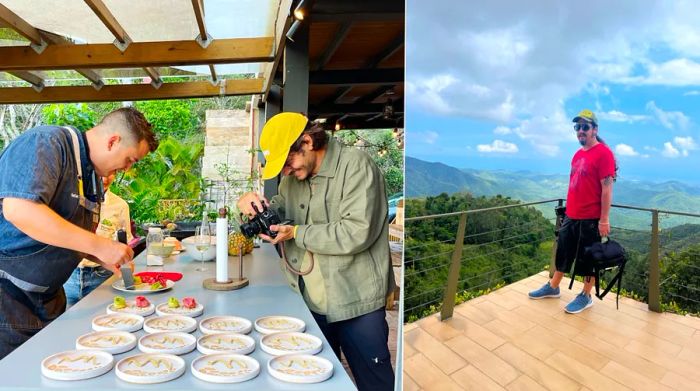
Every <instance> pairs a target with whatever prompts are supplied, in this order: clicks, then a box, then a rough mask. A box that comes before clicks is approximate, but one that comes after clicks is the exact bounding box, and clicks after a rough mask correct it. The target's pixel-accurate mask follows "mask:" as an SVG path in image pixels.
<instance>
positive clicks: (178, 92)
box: [0, 78, 264, 104]
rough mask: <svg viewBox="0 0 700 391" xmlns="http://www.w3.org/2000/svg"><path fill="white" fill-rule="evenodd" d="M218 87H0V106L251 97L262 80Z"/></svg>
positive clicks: (201, 84)
mask: <svg viewBox="0 0 700 391" xmlns="http://www.w3.org/2000/svg"><path fill="white" fill-rule="evenodd" d="M222 83H223V84H222V85H221V86H219V85H216V86H215V85H212V84H211V83H210V82H209V81H191V82H182V83H163V85H162V86H161V87H160V88H159V89H155V88H153V87H151V86H150V85H149V84H124V85H106V86H104V87H102V89H100V90H99V91H97V90H95V89H94V88H92V86H69V87H44V89H43V90H42V91H41V92H36V91H35V90H34V89H33V88H31V87H21V88H17V87H10V88H0V104H23V103H59V102H63V103H69V102H109V101H132V100H148V99H178V98H204V97H212V96H231V95H253V94H261V93H262V92H263V84H264V80H263V79H261V78H258V79H228V80H224V81H222Z"/></svg>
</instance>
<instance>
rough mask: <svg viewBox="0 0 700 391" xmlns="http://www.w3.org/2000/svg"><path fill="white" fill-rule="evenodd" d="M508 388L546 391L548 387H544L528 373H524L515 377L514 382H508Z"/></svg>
mask: <svg viewBox="0 0 700 391" xmlns="http://www.w3.org/2000/svg"><path fill="white" fill-rule="evenodd" d="M506 388H507V389H508V390H509V391H546V390H547V389H546V388H544V387H542V385H540V384H539V383H537V382H536V381H534V380H532V379H531V378H530V377H529V376H527V375H522V376H520V377H519V378H517V379H515V380H514V381H513V382H512V383H510V384H508V385H507V386H506Z"/></svg>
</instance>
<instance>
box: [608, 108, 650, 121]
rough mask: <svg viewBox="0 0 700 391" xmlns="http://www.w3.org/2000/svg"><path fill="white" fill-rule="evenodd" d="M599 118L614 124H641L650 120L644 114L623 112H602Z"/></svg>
mask: <svg viewBox="0 0 700 391" xmlns="http://www.w3.org/2000/svg"><path fill="white" fill-rule="evenodd" d="M598 118H599V119H602V120H606V121H612V122H628V123H633V122H639V121H646V120H648V119H649V116H648V115H643V114H625V113H623V112H621V111H617V110H610V111H607V112H605V111H602V112H600V113H599V114H598Z"/></svg>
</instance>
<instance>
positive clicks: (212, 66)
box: [209, 64, 218, 83]
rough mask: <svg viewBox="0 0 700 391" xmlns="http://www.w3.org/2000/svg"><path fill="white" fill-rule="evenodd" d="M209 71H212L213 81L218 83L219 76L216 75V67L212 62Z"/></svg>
mask: <svg viewBox="0 0 700 391" xmlns="http://www.w3.org/2000/svg"><path fill="white" fill-rule="evenodd" d="M209 73H211V81H213V82H215V83H216V82H217V81H218V78H217V76H216V69H215V68H214V65H212V64H209Z"/></svg>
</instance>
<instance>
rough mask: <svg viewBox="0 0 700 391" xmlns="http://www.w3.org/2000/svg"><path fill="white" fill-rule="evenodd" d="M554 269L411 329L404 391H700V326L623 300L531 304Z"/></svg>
mask: <svg viewBox="0 0 700 391" xmlns="http://www.w3.org/2000/svg"><path fill="white" fill-rule="evenodd" d="M546 281H547V274H546V272H543V273H540V274H537V275H534V276H531V277H529V278H527V279H524V280H522V281H519V282H516V283H514V284H511V285H508V286H506V287H504V288H502V289H499V290H497V291H495V292H492V293H491V294H488V295H485V296H482V297H479V298H476V299H474V300H470V301H469V302H466V303H464V304H461V305H459V306H457V307H456V308H455V314H454V317H453V318H451V319H449V320H447V321H445V322H440V320H439V318H438V316H437V315H433V316H429V317H427V318H424V319H421V320H419V321H417V322H414V323H412V324H408V325H405V326H404V345H403V346H404V377H403V388H404V390H421V389H422V390H440V391H445V390H457V389H467V390H504V389H505V390H545V389H549V390H700V319H698V318H695V317H688V316H680V315H674V314H669V313H663V314H657V313H654V312H650V311H648V309H647V305H646V304H644V303H639V302H637V301H634V300H631V299H627V298H623V297H620V309H619V310H616V309H615V295H614V294H612V293H611V294H609V295H608V296H606V297H605V300H603V301H602V302H601V301H600V300H598V299H597V298H594V305H593V307H592V308H589V309H588V310H586V311H584V312H582V313H580V314H576V315H571V314H567V313H565V312H564V310H563V308H564V306H565V305H566V303H568V302H569V301H570V300H572V299H573V298H574V296H575V295H576V294H577V293H578V292H579V291H580V290H581V286H582V285H581V284H580V283H575V284H574V287H573V289H572V290H571V291H570V290H568V289H565V288H564V284H565V283H566V288H568V279H564V281H563V282H562V288H563V289H562V297H561V298H559V299H543V300H530V299H528V297H527V292H529V291H530V290H532V289H536V288H539V287H540V286H541V285H542V284H544V283H545V282H546Z"/></svg>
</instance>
